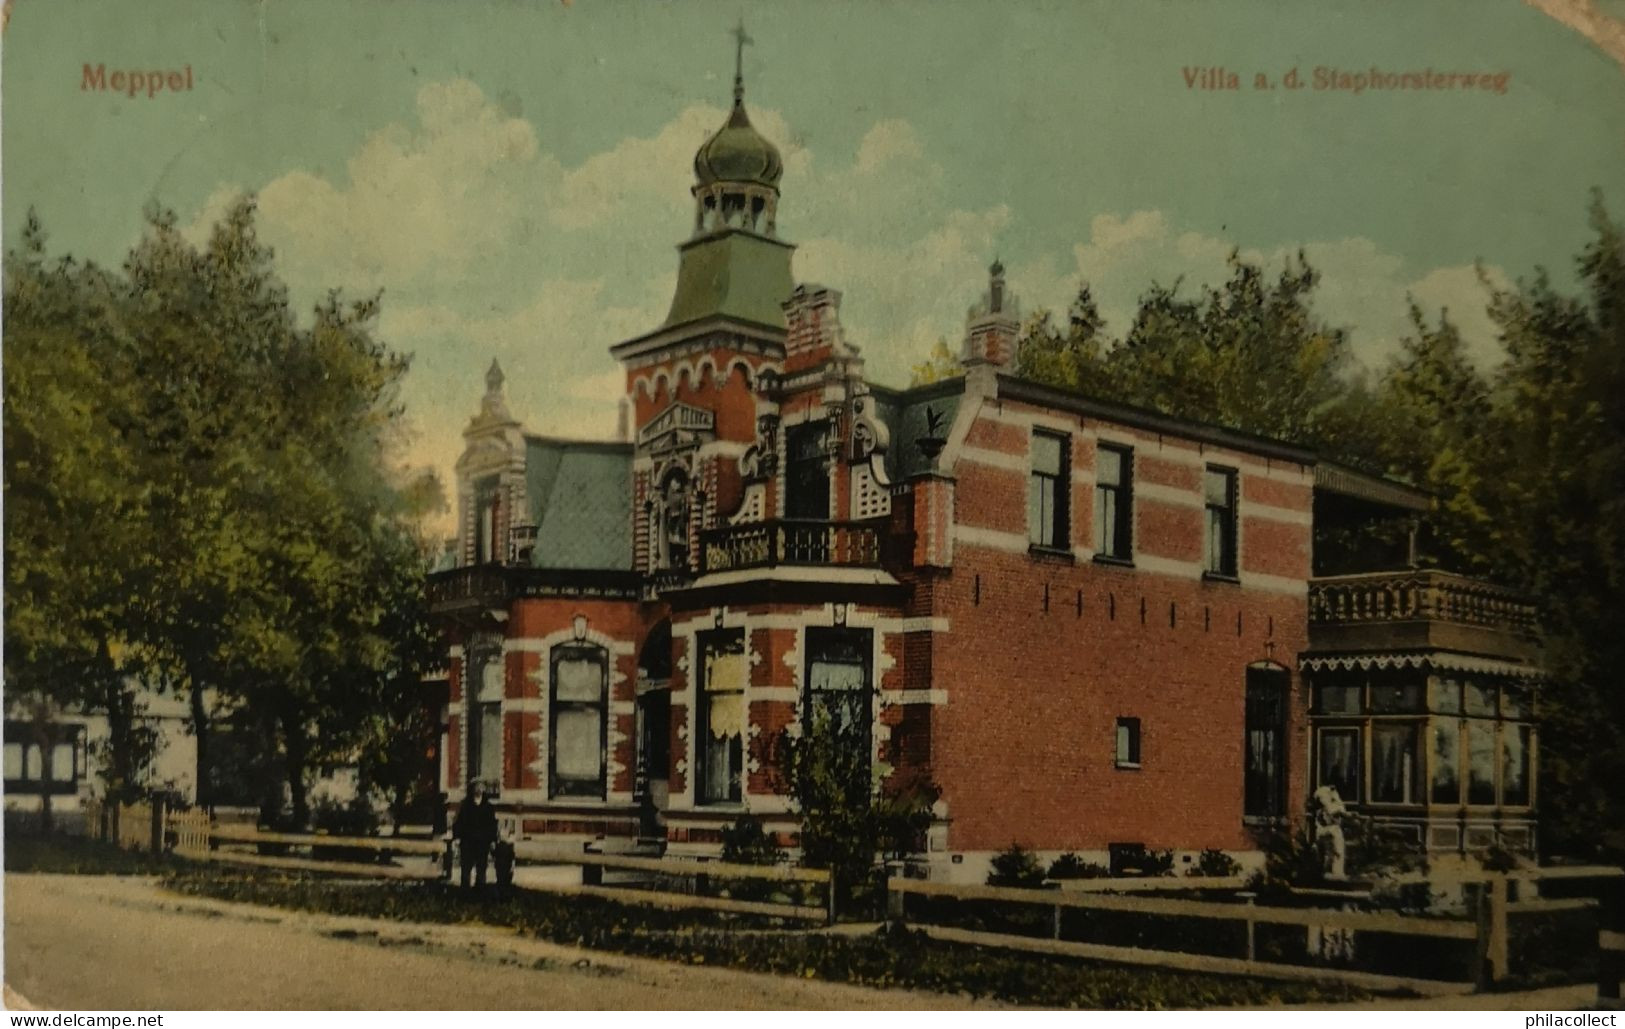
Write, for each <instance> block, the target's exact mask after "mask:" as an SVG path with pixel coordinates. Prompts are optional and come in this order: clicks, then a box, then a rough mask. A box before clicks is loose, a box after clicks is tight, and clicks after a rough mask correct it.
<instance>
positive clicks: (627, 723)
mask: <svg viewBox="0 0 1625 1029" xmlns="http://www.w3.org/2000/svg"><path fill="white" fill-rule="evenodd" d="M782 171H783V165H782V162H781V160H780V157H779V153H778V151H777V150H776V149H775V148H774V146H773V145H772V144H771V143H770V142H768V141H767V140H766V139H764V138H762V136H760V135H759V134H758V133H757V132H756V131H755V129H753V128H752V126H751V124H750V120H749V118H748V116H747V114H746V110H745V106H744V101H743V85H742V83H741V82H740V80H739V79H737V78H736V80H735V89H734V104H733V109H732V112H731V114H730V115H729V117H728V120H727V122H726V124H725V125H724V126H723V127H722V128H721V129H720V130H718V132H717V133H716V134H715V135H713V136H712V137H711V138H710V139H709V140H708V141H707V142H706V143H705V144H704V145H703V146H702V147H701V148H700V150H699V152H698V153H697V154H696V156H695V159H694V175H695V184H694V186H693V196H694V230H693V235H692V236H691V237H690V238H689V239H688V240H687V241H686V242H684V243H683V244H682V245H681V246H680V247H679V252H680V259H679V265H678V274H677V284H676V290H675V294H674V296H673V299H672V304H671V309H670V312H669V314H668V315H667V317H666V319H665V321H664V322H663V323H662V324H661V325H659V326H657V327H655V328H654V329H653V330H652V331H650V332H648V333H646V334H644V335H641V336H639V337H637V338H634V339H630V340H627V341H625V342H623V343H620V344H618V345H616V346H615V347H613V348H612V353H613V354H614V356H615V357H616V358H617V359H619V360H620V362H621V363H622V365H623V367H624V368H625V371H626V398H625V400H624V401H623V406H622V416H623V425H624V430H623V432H622V433H621V436H622V438H621V439H618V440H612V441H603V442H582V441H574V440H563V439H555V438H549V437H544V436H538V435H534V434H531V433H527V432H526V431H525V430H524V428H523V425H522V423H521V422H520V420H519V419H518V418H516V417H514V416H513V415H512V414H510V413H509V411H508V408H507V404H506V401H505V398H504V392H503V375H502V371H501V369H500V368H498V367H497V366H496V365H495V364H494V363H493V365H492V367H491V371H490V372H489V373H488V375H487V387H488V388H487V392H486V394H485V396H484V398H483V400H482V402H481V406H480V410H479V413H478V415H477V416H476V417H475V418H474V419H473V420H472V421H471V422H470V424H469V426H468V427H467V429H466V430H465V431H464V434H463V435H464V439H465V441H466V447H465V449H464V452H463V455H462V457H461V459H460V460H459V462H458V465H457V498H458V512H459V527H460V528H459V537H458V541H457V545H456V548H455V551H454V560H452V561H451V562H450V564H451V565H452V567H447V568H445V569H443V570H441V571H439V572H437V573H435V575H434V577H433V579H432V582H431V590H432V596H433V600H434V604H435V610H436V612H437V613H438V614H439V615H440V616H441V617H443V618H444V621H445V626H446V630H447V636H448V640H449V643H450V646H449V651H448V661H447V664H446V672H445V676H444V679H443V681H437V682H436V683H435V684H434V689H435V690H436V691H437V694H436V696H437V700H438V701H439V702H443V704H444V717H443V719H442V721H443V723H444V726H445V736H444V740H443V745H442V746H441V747H440V762H441V764H440V777H441V787H442V789H444V790H446V791H447V792H448V793H449V794H451V795H452V797H453V799H455V798H457V797H460V796H461V794H462V791H463V788H464V786H465V785H466V784H467V783H468V782H469V781H471V780H473V779H476V778H477V779H482V780H485V781H487V782H490V783H493V784H495V785H496V787H497V789H498V791H499V795H500V797H499V801H500V802H499V809H500V810H501V811H502V813H503V817H504V819H505V820H506V822H507V824H508V826H509V828H510V831H515V832H518V833H521V834H523V835H527V836H544V835H545V836H549V837H563V838H573V839H578V840H581V841H585V842H594V841H598V845H603V846H607V847H616V846H631V845H633V844H634V842H635V841H642V842H643V844H644V845H646V846H650V847H652V848H653V849H656V850H667V851H669V852H672V853H691V854H715V853H716V852H717V851H718V850H719V848H720V832H721V830H722V828H723V827H724V826H726V825H727V824H729V823H730V822H732V821H733V820H735V819H737V818H738V817H740V816H741V815H742V814H744V813H751V814H754V815H756V816H758V817H760V818H762V819H763V820H764V821H765V822H766V824H767V826H768V827H769V828H770V829H771V830H774V831H776V832H778V833H779V834H780V836H781V838H782V839H784V840H785V841H786V842H787V843H790V844H793V843H794V838H795V832H796V828H797V823H796V817H795V815H794V813H793V811H792V809H791V805H790V804H789V802H788V799H787V798H786V797H785V796H783V795H782V793H781V792H780V787H779V785H778V784H779V783H780V781H781V779H780V777H779V776H778V775H776V774H775V768H774V767H773V761H774V753H775V748H774V746H773V744H774V741H775V740H776V739H777V738H778V736H779V734H780V733H781V732H782V731H784V730H785V729H786V728H787V727H790V726H793V725H798V724H805V720H806V719H807V717H808V715H809V712H811V711H814V710H820V709H821V710H824V711H828V712H830V713H832V714H833V715H834V716H835V717H838V718H840V719H842V720H844V721H845V723H846V724H851V725H856V726H860V727H862V729H863V730H864V735H865V737H866V739H867V741H868V743H867V745H868V747H869V751H870V758H871V761H872V762H874V763H875V765H876V767H878V768H883V769H886V770H888V774H891V775H907V774H913V773H915V772H917V771H924V772H926V773H927V774H928V775H929V777H930V778H931V779H932V780H933V781H934V782H935V783H936V784H937V785H939V786H940V787H941V800H940V801H939V802H938V804H937V806H936V821H935V825H934V827H933V828H932V829H931V830H930V832H929V833H928V836H927V840H926V849H925V852H924V853H923V854H922V855H921V857H922V859H923V860H924V862H925V863H926V865H927V866H928V868H929V869H930V874H931V875H933V876H938V877H942V878H960V879H980V878H981V877H982V876H983V875H984V874H985V871H986V868H987V861H988V859H989V858H990V857H991V856H992V855H993V854H994V853H996V852H998V851H999V850H1002V849H1004V848H1005V847H1007V846H1009V845H1010V844H1011V843H1012V842H1020V843H1022V844H1023V845H1025V846H1028V847H1030V848H1034V849H1037V850H1039V851H1040V852H1042V853H1044V854H1045V855H1053V854H1056V853H1059V852H1062V851H1077V852H1079V853H1081V854H1083V855H1084V856H1085V857H1089V858H1092V859H1094V860H1098V861H1101V862H1102V863H1105V862H1108V861H1112V862H1119V861H1121V860H1125V859H1126V856H1127V855H1132V854H1133V853H1134V852H1135V851H1136V849H1137V848H1148V849H1171V850H1173V851H1175V852H1176V854H1177V855H1178V856H1179V858H1180V859H1183V860H1189V859H1190V857H1191V856H1192V855H1194V854H1196V853H1199V852H1200V851H1202V850H1204V849H1207V848H1216V849H1220V850H1224V851H1227V852H1230V853H1232V854H1234V855H1236V856H1238V857H1240V858H1242V859H1243V860H1256V858H1257V855H1258V853H1259V851H1260V847H1261V845H1262V842H1263V839H1264V834H1265V833H1267V832H1269V831H1271V830H1273V829H1274V828H1276V827H1278V826H1280V825H1282V824H1284V823H1286V822H1288V821H1290V820H1292V819H1295V818H1299V817H1301V816H1302V813H1303V811H1304V809H1305V804H1306V799H1307V796H1308V793H1309V792H1310V791H1311V790H1312V789H1314V788H1315V787H1316V786H1318V785H1321V784H1332V785H1336V786H1337V787H1338V788H1339V790H1340V792H1342V794H1343V796H1344V798H1345V799H1346V800H1348V801H1350V802H1351V803H1352V804H1353V805H1354V806H1355V807H1356V808H1357V809H1358V810H1361V811H1363V812H1366V813H1370V814H1374V815H1378V816H1380V817H1381V818H1383V819H1384V820H1385V821H1388V822H1389V823H1391V824H1393V825H1395V826H1398V827H1404V829H1405V830H1406V831H1407V832H1409V833H1411V834H1412V838H1413V839H1414V840H1415V842H1416V844H1417V845H1418V846H1421V847H1426V848H1428V849H1429V850H1430V851H1431V852H1434V853H1441V854H1442V853H1460V852H1464V851H1466V850H1471V849H1482V848H1484V847H1488V846H1491V845H1494V844H1497V843H1499V844H1504V845H1508V846H1511V847H1514V848H1516V849H1524V850H1528V849H1530V848H1532V847H1533V845H1534V839H1535V837H1534V828H1535V795H1534V785H1533V780H1534V775H1533V769H1534V767H1535V766H1534V748H1535V739H1534V729H1533V713H1532V702H1533V694H1532V685H1533V683H1534V682H1535V681H1537V679H1538V675H1539V664H1538V650H1537V649H1536V642H1535V635H1534V618H1533V611H1532V610H1531V609H1530V607H1529V606H1528V605H1527V604H1526V603H1525V602H1524V601H1522V600H1521V599H1519V598H1517V597H1515V596H1511V595H1508V594H1505V593H1504V592H1502V591H1500V590H1498V589H1496V588H1494V587H1491V586H1489V585H1487V584H1484V583H1480V582H1476V581H1472V580H1466V579H1461V578H1459V577H1456V576H1450V575H1446V574H1443V573H1438V572H1430V571H1421V570H1414V568H1413V565H1414V562H1413V561H1408V560H1406V556H1405V555H1394V557H1393V560H1392V561H1390V562H1386V563H1378V564H1375V565H1365V566H1355V567H1349V566H1347V564H1346V562H1345V563H1344V564H1342V565H1341V566H1340V565H1339V559H1338V558H1337V557H1336V556H1335V554H1334V553H1333V552H1332V550H1331V549H1330V548H1328V547H1325V546H1321V545H1317V544H1318V543H1319V542H1320V541H1319V540H1318V539H1317V537H1318V535H1319V531H1318V530H1319V529H1320V528H1321V527H1322V526H1328V527H1330V526H1335V527H1337V528H1339V529H1340V530H1348V529H1350V528H1351V527H1352V528H1353V529H1354V530H1355V531H1358V529H1359V527H1360V526H1361V525H1365V524H1369V523H1374V522H1378V521H1385V520H1386V521H1393V520H1397V519H1414V518H1417V517H1420V516H1422V515H1424V514H1425V513H1426V510H1427V508H1428V502H1429V498H1428V497H1427V496H1426V495H1424V494H1421V493H1419V492H1417V491H1415V490H1412V489H1410V488H1408V487H1405V486H1403V485H1400V484H1397V483H1393V482H1389V481H1386V480H1382V479H1377V478H1373V477H1370V476H1366V475H1362V474H1359V473H1356V472H1354V471H1352V470H1350V469H1347V468H1343V467H1340V466H1336V465H1332V464H1329V463H1327V462H1323V461H1321V460H1319V459H1318V458H1317V456H1316V455H1315V454H1314V453H1312V452H1310V451H1307V450H1305V449H1302V448H1300V447H1297V446H1292V445H1288V444H1285V443H1281V442H1276V441H1273V440H1269V439H1263V438H1258V437H1255V436H1250V435H1246V434H1243V433H1239V432H1235V431H1232V430H1229V429H1225V428H1222V427H1218V426H1212V425H1205V424H1200V423H1196V422H1191V421H1187V420H1182V419H1179V418H1174V417H1169V416H1166V415H1161V414H1155V413H1152V412H1148V411H1145V410H1140V409H1136V408H1132V407H1129V406H1125V405H1122V404H1119V403H1114V402H1112V401H1110V400H1109V399H1104V398H1092V397H1088V396H1083V395H1079V394H1075V393H1071V392H1066V391H1061V390H1057V389H1053V388H1050V387H1047V386H1042V385H1038V384H1035V383H1032V382H1029V381H1025V380H1023V379H1021V378H1018V377H1016V376H1015V375H1014V364H1015V357H1016V351H1017V347H1018V340H1019V320H1018V312H1017V308H1016V303H1015V300H1014V298H1013V296H1012V294H1011V293H1010V291H1009V289H1008V288H1007V286H1006V283H1005V280H1004V273H1003V269H1002V267H1001V266H1000V265H999V264H998V263H995V264H994V265H993V267H992V269H991V272H990V278H989V281H988V283H987V287H986V292H985V293H984V294H983V295H982V297H981V299H980V302H979V303H978V304H976V305H975V306H974V307H973V308H972V309H971V313H970V316H969V318H968V321H967V324H966V329H965V336H964V341H963V348H962V355H961V362H962V365H963V374H962V375H960V376H958V377H955V378H951V379H948V380H946V381H942V382H938V383H934V384H931V385H926V386H921V387H916V388H912V389H907V390H898V389H893V388H888V387H885V386H881V385H878V384H875V383H871V382H870V381H868V380H867V378H866V377H865V374H864V359H863V356H862V353H861V352H860V350H859V348H858V347H857V346H856V345H854V344H853V343H851V342H849V341H848V340H847V339H846V337H845V334H844V332H843V330H842V326H841V322H840V304H841V294H840V292H838V291H837V290H835V289H831V288H828V287H824V286H819V285H814V284H811V283H801V284H797V283H796V282H795V281H794V279H793V277H792V273H791V255H792V252H793V246H792V245H791V244H790V243H788V242H786V241H784V240H782V239H780V238H779V236H778V233H777V214H778V204H779V201H780V199H781V197H780V192H779V180H780V176H781V173H782ZM544 360H545V357H544V356H543V355H538V365H537V367H536V368H534V369H527V371H530V372H532V373H537V372H539V371H541V370H542V368H543V367H544V366H543V365H542V364H541V362H542V361H544ZM1394 569H1398V570H1394ZM1331 573H1338V574H1335V575H1334V574H1331Z"/></svg>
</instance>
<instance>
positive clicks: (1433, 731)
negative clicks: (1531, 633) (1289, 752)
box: [1310, 672, 1535, 807]
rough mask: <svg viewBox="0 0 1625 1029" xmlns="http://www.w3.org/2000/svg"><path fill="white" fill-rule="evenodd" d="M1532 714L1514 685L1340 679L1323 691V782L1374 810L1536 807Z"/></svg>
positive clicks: (1333, 677) (1319, 745) (1317, 722)
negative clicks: (1390, 807)
mask: <svg viewBox="0 0 1625 1029" xmlns="http://www.w3.org/2000/svg"><path fill="white" fill-rule="evenodd" d="M1531 713H1532V712H1531V711H1530V703H1529V694H1528V692H1527V691H1526V690H1525V689H1524V688H1522V687H1519V686H1517V685H1515V684H1511V683H1496V682H1483V681H1472V680H1463V679H1456V678H1453V677H1449V676H1444V675H1437V674H1435V675H1431V676H1424V675H1422V674H1420V673H1417V674H1415V675H1412V676H1406V675H1405V674H1404V673H1397V674H1396V673H1393V672H1390V673H1387V674H1380V675H1372V676H1370V677H1369V679H1367V677H1366V676H1364V675H1362V674H1361V673H1357V672H1347V673H1343V674H1337V673H1330V674H1328V675H1326V676H1325V677H1324V679H1322V680H1321V681H1318V682H1316V683H1315V686H1314V707H1313V710H1312V713H1311V716H1310V717H1311V721H1312V723H1313V725H1314V727H1315V736H1314V739H1315V746H1316V752H1317V754H1318V755H1319V756H1318V757H1317V759H1316V781H1315V785H1317V786H1324V785H1331V786H1336V787H1337V790H1338V793H1339V794H1341V795H1342V796H1343V798H1344V799H1345V800H1364V801H1366V802H1368V803H1374V804H1403V805H1411V806H1419V805H1424V804H1431V805H1434V806H1442V807H1460V806H1462V805H1471V806H1474V807H1494V806H1505V807H1528V806H1530V805H1531V804H1533V802H1534V786H1533V777H1534V745H1535V729H1534V726H1533V725H1531V724H1529V722H1528V721H1527V719H1528V718H1529V717H1530V716H1531ZM1361 762H1368V764H1369V767H1362V765H1361Z"/></svg>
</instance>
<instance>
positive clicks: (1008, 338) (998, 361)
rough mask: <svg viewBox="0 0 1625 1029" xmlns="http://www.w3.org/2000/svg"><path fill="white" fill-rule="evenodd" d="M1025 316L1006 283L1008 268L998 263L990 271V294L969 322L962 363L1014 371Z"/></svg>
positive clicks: (968, 365)
mask: <svg viewBox="0 0 1625 1029" xmlns="http://www.w3.org/2000/svg"><path fill="white" fill-rule="evenodd" d="M1020 333H1021V312H1020V309H1019V306H1018V305H1017V303H1016V298H1015V296H1014V294H1012V293H1011V292H1010V291H1009V290H1008V289H1007V288H1006V287H1005V283H1004V264H1003V262H1001V261H999V260H998V259H996V258H995V259H994V261H993V266H992V267H991V268H989V269H988V286H987V292H986V293H985V294H983V296H982V302H981V303H979V304H976V305H974V306H972V307H971V309H970V313H969V314H968V315H967V316H966V318H965V344H964V347H963V349H962V350H961V353H960V363H961V364H963V365H965V367H966V368H967V369H968V368H971V367H973V366H975V365H993V366H994V367H996V368H1013V367H1015V363H1016V351H1017V349H1018V346H1019V344H1020V341H1021V337H1020Z"/></svg>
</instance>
